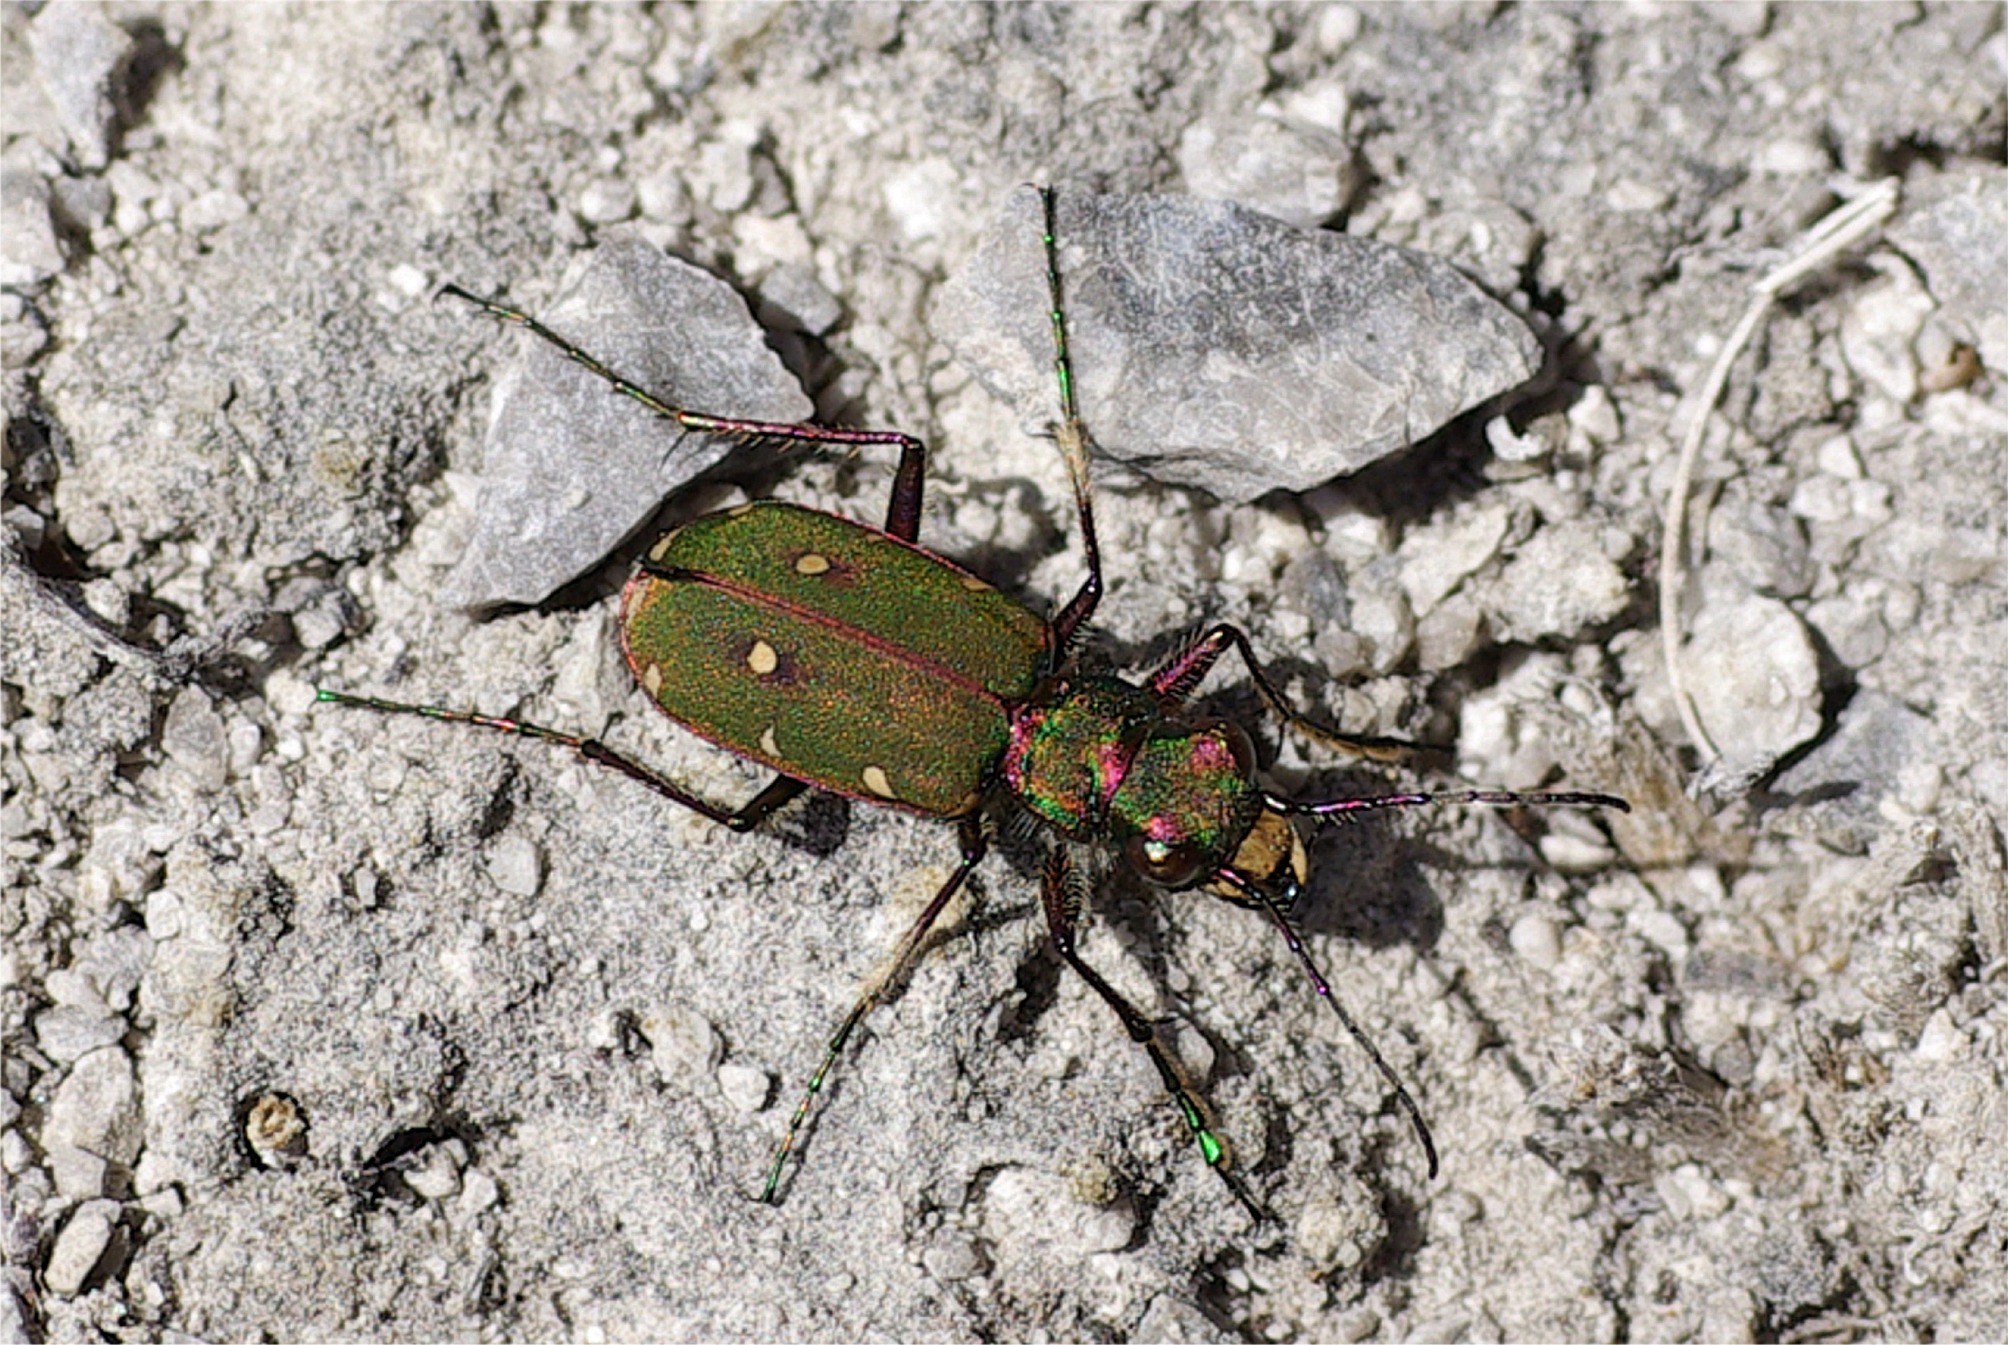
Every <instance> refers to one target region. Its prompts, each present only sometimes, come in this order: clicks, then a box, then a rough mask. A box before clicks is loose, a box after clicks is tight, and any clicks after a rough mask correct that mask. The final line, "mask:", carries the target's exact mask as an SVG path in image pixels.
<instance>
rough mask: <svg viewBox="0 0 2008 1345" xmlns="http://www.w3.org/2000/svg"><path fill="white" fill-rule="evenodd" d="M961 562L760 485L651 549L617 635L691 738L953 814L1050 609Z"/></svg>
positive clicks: (1041, 658) (976, 784) (1041, 640)
mask: <svg viewBox="0 0 2008 1345" xmlns="http://www.w3.org/2000/svg"><path fill="white" fill-rule="evenodd" d="M968 577H969V576H968V575H967V573H966V572H965V571H963V570H960V569H958V568H957V567H955V566H953V565H951V564H949V563H948V562H947V561H944V560H942V559H941V558H940V557H938V556H934V555H930V554H929V553H928V552H925V551H922V550H920V549H919V548H918V547H915V546H911V545H908V544H907V543H905V542H901V541H899V540H897V539H896V538H893V537H889V536H887V535H886V534H885V533H882V532H879V531H878V530H876V529H873V528H866V527H860V526H859V525H858V524H855V523H851V522H848V521H846V520H844V519H841V518H836V517H833V516H831V515H829V514H822V513H817V512H815V511H813V510H809V509H800V508H797V507H795V506H793V505H787V504H779V503H776V502H773V501H766V502H763V503H761V504H758V505H756V506H754V507H753V508H751V509H748V510H745V511H742V512H739V513H736V514H713V515H711V516H709V517H707V518H701V519H698V520H697V521H696V522H694V523H691V524H688V525H686V526H685V527H684V528H683V529H681V530H680V531H679V532H677V533H676V535H675V536H674V538H673V539H672V540H671V542H670V544H669V545H667V546H662V547H657V548H655V549H654V550H652V551H651V552H650V554H649V558H648V560H646V561H645V562H643V564H642V566H641V568H640V569H638V570H637V571H636V572H635V576H634V578H633V579H632V580H630V581H629V583H628V587H627V592H626V594H625V595H624V596H623V598H622V603H621V622H620V630H621V642H622V645H623V646H624V648H625V650H626V652H627V660H628V666H629V667H630V668H632V669H633V670H634V672H635V675H636V676H637V677H638V678H640V679H641V682H642V685H643V686H644V687H645V688H646V689H647V690H648V694H649V697H650V699H652V700H654V701H655V703H656V704H657V705H658V706H660V707H661V708H662V710H663V712H664V713H666V714H667V715H669V716H670V718H672V719H674V720H676V721H677V722H678V723H679V724H682V725H683V726H684V727H686V728H688V729H690V730H691V731H692V732H693V733H696V734H698V735H699V736H700V737H703V738H708V739H710V740H711V741H712V742H715V743H718V744H719V745H721V746H723V747H729V748H731V749H732V750H733V751H735V752H738V753H739V754H740V755H742V756H747V757H751V758H753V759H754V760H755V761H758V762H760V763H762V764H763V765H767V766H772V767H773V768H774V769H776V770H779V771H785V772H786V773H787V774H788V775H790V776H792V777H793V778H795V779H797V780H801V781H804V782H805V783H807V784H810V785H813V786H815V787H816V788H818V789H826V790H829V791H831V792H832V793H837V794H844V795H848V796H849V797H851V798H855V799H864V800H867V801H869V802H873V803H889V804H893V805H895V806H897V807H901V808H906V809H909V810H911V811H913V812H918V813H927V814H930V815H932V816H936V817H954V816H960V815H961V814H963V813H966V812H968V811H970V810H971V809H972V808H974V807H975V806H976V804H977V802H978V801H980V799H981V798H982V794H983V791H984V788H985V786H986V784H987V781H986V780H985V778H984V776H985V772H986V771H987V769H988V765H989V763H990V762H992V761H994V760H995V759H996V758H997V756H998V754H999V753H1000V752H1001V751H1002V750H1003V749H1004V745H1005V743H1006V741H1007V740H1008V737H1009V734H1010V706H1011V704H1012V703H1013V702H1015V701H1018V700H1022V699H1023V698H1024V697H1025V696H1026V695H1028V694H1029V693H1030V692H1031V690H1032V688H1033V686H1034V685H1035V684H1036V683H1037V681H1038V679H1039V674H1040V672H1041V671H1042V670H1043V668H1044V667H1045V664H1046V661H1047V646H1046V635H1047V632H1046V624H1045V622H1043V621H1041V620H1040V619H1039V618H1038V617H1037V616H1035V615H1034V614H1033V613H1032V612H1031V611H1029V610H1028V609H1026V608H1025V607H1023V606H1021V605H1020V604H1018V603H1015V602H1013V601H1011V600H1010V599H1009V598H1006V597H1005V596H1004V595H1003V594H1001V593H999V592H997V591H996V590H995V589H992V588H990V587H989V586H988V585H984V586H983V587H982V589H981V590H980V591H979V590H972V589H971V588H969V587H968V586H967V585H966V584H965V583H964V582H963V581H964V580H965V579H967V578H968ZM944 610H949V611H953V612H954V613H955V620H954V621H952V622H951V621H945V620H943V619H942V616H941V613H942V612H943V611H944ZM672 670H673V671H674V676H671V675H669V674H670V672H671V671H672ZM862 724H870V725H873V731H872V732H871V733H870V734H869V735H866V734H863V733H860V732H859V731H858V726H859V725H862Z"/></svg>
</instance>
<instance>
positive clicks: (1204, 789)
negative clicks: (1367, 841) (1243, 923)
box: [1108, 719, 1304, 904]
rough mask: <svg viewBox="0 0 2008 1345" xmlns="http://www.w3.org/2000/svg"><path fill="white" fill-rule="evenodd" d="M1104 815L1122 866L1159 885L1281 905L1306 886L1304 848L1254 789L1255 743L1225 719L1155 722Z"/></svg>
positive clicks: (1259, 789) (1295, 833) (1239, 728)
mask: <svg viewBox="0 0 2008 1345" xmlns="http://www.w3.org/2000/svg"><path fill="white" fill-rule="evenodd" d="M1108 816H1109V826H1110V830H1111V832H1112V834H1113V835H1114V836H1115V838H1116V840H1117V841H1118V842H1119V843H1120V844H1121V846H1122V852H1123V858H1124V860H1125V861H1127V862H1128V864H1129V866H1130V868H1132V869H1134V870H1135V871H1136V872H1137V874H1138V875H1139V876H1141V877H1142V878H1143V879H1144V880H1145V881H1147V882H1150V883H1154V884H1156V885H1157V886H1159V887H1173V888H1176V887H1191V886H1193V885H1194V884H1195V883H1204V884H1206V888H1207V890H1208V891H1210V892H1214V893H1217V894H1219V895H1221V896H1224V897H1231V898H1233V899H1235V900H1237V901H1248V900H1250V899H1251V898H1252V897H1253V896H1254V894H1253V893H1252V892H1251V891H1250V889H1251V888H1256V889H1260V891H1261V893H1262V894H1263V895H1274V896H1276V897H1278V898H1280V899H1282V900H1284V901H1285V902H1286V904H1287V902H1288V901H1289V900H1291V899H1293V898H1294V897H1295V895H1296V889H1297V886H1298V884H1300V883H1301V882H1302V881H1303V877H1304V845H1303V842H1302V841H1301V840H1299V839H1298V837H1297V830H1296V828H1295V827H1294V826H1292V825H1291V824H1290V821H1289V819H1288V818H1287V817H1285V816H1284V815H1283V814H1282V813H1281V812H1279V811H1277V810H1276V809H1274V808H1273V807H1271V806H1270V805H1269V802H1268V800H1267V798H1266V797H1265V796H1264V795H1263V792H1262V790H1261V788H1260V787H1259V786H1258V785H1257V784H1256V783H1255V747H1254V744H1253V743H1251V742H1250V741H1249V740H1248V734H1247V732H1246V731H1245V730H1243V729H1242V727H1241V726H1240V725H1239V724H1236V723H1234V722H1232V721H1231V720H1225V719H1195V720H1185V721H1159V722H1158V723H1156V724H1154V725H1152V727H1151V729H1150V731H1149V733H1148V734H1147V735H1146V736H1145V737H1144V738H1143V740H1142V741H1141V742H1140V743H1138V744H1137V746H1136V749H1135V751H1134V752H1133V753H1132V754H1131V755H1130V758H1129V764H1128V769H1127V770H1125V771H1124V773H1123V777H1122V783H1121V784H1120V785H1119V786H1118V787H1117V789H1116V792H1115V794H1114V796H1113V797H1112V798H1111V799H1110V800H1109V809H1108ZM1229 873H1231V874H1232V876H1231V877H1230V876H1226V875H1227V874H1229Z"/></svg>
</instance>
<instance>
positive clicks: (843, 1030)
mask: <svg viewBox="0 0 2008 1345" xmlns="http://www.w3.org/2000/svg"><path fill="white" fill-rule="evenodd" d="M961 842H962V862H961V863H959V864H957V865H956V866H955V872H954V873H952V874H950V875H949V876H948V881H947V882H945V883H943V884H942V885H941V890H940V891H939V892H936V893H935V894H934V899H933V900H932V901H930V902H928V903H927V909H926V910H924V911H922V912H921V913H920V918H919V919H918V920H915V921H914V922H913V925H912V927H911V928H909V929H908V930H907V931H906V933H905V935H904V936H902V937H901V939H900V941H899V944H898V946H897V947H895V948H894V949H893V954H892V958H891V959H890V961H889V962H888V963H887V964H886V970H885V974H884V975H882V976H880V977H878V978H877V979H875V980H874V981H873V982H872V983H871V984H870V985H869V986H867V987H866V988H865V992H864V993H863V994H862V995H860V996H858V1002H857V1003H856V1004H854V1005H852V1006H851V1011H850V1012H849V1013H848V1014H846V1015H845V1016H844V1021H843V1022H842V1023H840V1024H838V1025H837V1030H836V1033H835V1034H834V1035H832V1036H831V1038H830V1044H829V1046H828V1047H827V1048H825V1050H824V1051H823V1063H822V1064H820V1065H818V1066H817V1067H816V1072H815V1073H814V1074H812V1075H810V1076H809V1086H808V1087H807V1088H805V1089H803V1090H802V1100H801V1101H800V1102H799V1103H797V1104H796V1105H795V1114H794V1115H793V1116H791V1117H789V1118H788V1133H787V1134H785V1135H783V1136H782V1137H781V1144H780V1147H779V1148H777V1149H776V1150H775V1151H774V1163H773V1165H772V1166H771V1167H769V1168H768V1169H767V1182H766V1184H765V1185H764V1186H762V1187H761V1188H760V1199H761V1201H762V1202H763V1203H765V1204H769V1205H771V1204H773V1203H774V1194H775V1191H776V1190H777V1189H778V1188H779V1187H780V1185H781V1171H782V1169H783V1168H784V1167H785V1166H786V1165H787V1162H788V1155H789V1154H790V1153H792V1152H793V1151H794V1148H795V1139H796V1136H797V1135H798V1134H799V1133H800V1132H801V1129H802V1123H803V1122H804V1121H806V1120H808V1119H809V1111H810V1109H811V1108H812V1107H814V1106H815V1102H816V1098H817V1096H818V1095H819V1094H821V1093H822V1091H823V1081H824V1080H825V1079H827V1078H828V1077H829V1073H830V1071H831V1070H832V1069H834V1068H835V1067H836V1064H837V1058H838V1057H839V1056H841V1055H842V1054H843V1053H844V1046H845V1044H846V1043H847V1042H849V1041H850V1039H851V1033H852V1032H854V1031H855V1030H856V1029H857V1025H858V1024H859V1023H861V1022H863V1021H864V1016H865V1015H866V1014H868V1013H870V1012H871V1010H872V1006H873V1005H875V1004H877V1003H878V1002H879V1001H880V1000H881V999H883V998H884V997H885V993H886V991H887V989H888V988H890V987H891V986H892V985H893V984H894V983H895V982H896V981H897V980H898V979H899V977H900V975H901V974H902V973H903V972H904V971H905V970H906V968H907V965H908V964H909V963H911V962H912V961H913V957H914V954H916V953H918V952H919V951H920V945H921V942H922V941H923V940H925V939H926V938H927V931H928V930H930V929H932V928H933V927H934V922H935V921H936V920H938V919H940V918H941V913H942V912H943V911H944V910H946V909H947V908H948V902H949V899H950V898H952V897H953V896H954V895H955V894H956V893H957V892H958V891H960V890H961V888H962V884H963V881H964V880H965V879H967V878H968V877H969V874H970V871H971V870H972V869H974V868H975V867H976V866H977V865H978V864H981V863H982V862H983V856H984V855H985V854H986V853H987V852H988V850H989V842H988V841H987V840H986V839H985V838H984V835H983V824H982V822H981V821H980V820H979V819H978V818H977V817H976V816H975V815H973V814H972V815H970V816H968V817H965V818H963V820H962V830H961Z"/></svg>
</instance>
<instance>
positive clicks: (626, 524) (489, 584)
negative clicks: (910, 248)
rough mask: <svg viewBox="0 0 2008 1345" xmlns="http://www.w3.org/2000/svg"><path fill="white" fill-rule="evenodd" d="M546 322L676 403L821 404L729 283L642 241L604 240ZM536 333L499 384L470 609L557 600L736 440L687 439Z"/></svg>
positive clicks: (448, 595) (464, 581)
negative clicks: (810, 395) (776, 351)
mask: <svg viewBox="0 0 2008 1345" xmlns="http://www.w3.org/2000/svg"><path fill="white" fill-rule="evenodd" d="M476 316H477V317H478V315H476ZM538 316H539V317H540V318H542V320H544V321H545V322H546V323H547V324H548V325H549V326H550V327H551V328H552V329H553V330H554V331H556V332H558V333H559V334H560V335H562V336H565V337H567V338H568V339H570V340H573V341H575V342H577V343H578V344H579V345H580V346H581V347H583V348H584V349H585V350H587V351H589V352H590V353H591V354H592V355H594V356H595V357H596V358H598V359H600V360H602V361H604V362H605V363H606V365H607V366H608V367H609V368H611V369H613V370H615V371H616V372H617V373H620V374H622V375H623V376H624V377H626V378H629V379H631V380H633V381H634V382H636V383H638V384H640V385H641V386H642V387H644V388H646V389H648V390H649V391H650V392H653V393H654V394H656V395H657V396H660V397H662V398H664V399H666V400H669V401H671V402H673V403H674V404H676V405H680V406H684V407H687V408H689V409H691V410H698V411H703V412H706V413H707V414H711V415H721V416H732V417H735V418H740V419H749V420H769V421H798V420H803V419H806V418H807V417H808V416H809V414H810V412H811V411H812V410H813V409H814V408H813V406H812V405H811V403H810V401H809V399H808V397H807V396H806V395H805V394H804V393H803V392H802V389H801V386H800V385H799V384H798V383H797V382H796V381H795V379H794V376H793V375H791V374H790V373H789V372H788V371H787V369H786V368H785V367H784V366H783V365H782V363H781V360H780V357H778V356H777V355H775V354H774V352H773V351H771V350H769V349H768V348H767V345H766V342H765V340H764V338H763V336H762V333H761V329H760V326H759V324H757V323H755V322H754V321H753V317H752V314H751V313H749V312H748V311H747V308H746V303H745V301H744V300H743V299H741V298H740V297H739V295H738V293H737V292H736V291H735V290H734V289H733V288H732V287H731V286H730V285H728V284H726V283H725V282H724V281H722V280H720V279H719V278H718V277H716V276H714V275H712V274H711V273H710V272H708V271H703V270H700V269H699V268H697V267H695V266H692V265H690V264H689V263H687V262H682V261H678V260H677V259H675V258H674V257H668V256H665V255H664V254H663V253H662V252H661V251H660V250H659V249H657V248H656V247H654V246H653V245H651V244H649V243H647V242H644V241H643V240H641V239H638V238H619V239H615V240H613V241H610V242H608V243H606V244H604V245H602V246H601V247H600V248H599V250H598V251H597V252H596V253H594V255H593V259H592V261H591V263H590V264H589V265H588V266H587V267H586V270H585V273H584V274H583V275H581V276H580V277H579V279H578V281H577V282H576V283H575V284H573V285H572V286H571V287H570V288H569V289H567V290H566V291H565V293H564V295H563V297H561V298H560V299H559V301H558V302H557V303H556V304H555V305H554V306H553V307H552V308H551V310H550V311H549V313H548V314H539V315H538ZM522 339H523V340H524V341H525V342H527V343H528V344H527V345H526V347H525V349H524V351H523V353H522V356H521V358H520V359H519V360H518V362H517V363H516V365H515V366H514V367H512V368H511V369H510V370H509V372H508V373H507V374H505V375H504V376H503V378H502V380H501V381H500V382H499V383H498V384H497V386H496V389H495V411H494V417H493V419H492V420H491V421H490V423H489V427H488V439H487V446H486V454H485V460H484V464H483V468H482V478H481V495H480V502H479V504H478V505H477V507H476V508H477V515H478V516H477V518H476V521H475V526H474V534H473V537H472V538H471V539H470V541H469V543H468V547H467V551H466V554H465V555H464V556H463V557H462V558H461V560H460V562H459V564H458V565H456V566H455V567H454V570H453V572H452V573H451V574H450V575H449V576H448V577H447V581H446V588H445V593H444V597H445V600H446V601H447V602H449V603H451V604H452V605H454V606H456V607H466V608H481V607H492V606H495V605H497V604H500V603H537V602H542V601H543V600H544V599H545V598H547V597H549V596H550V595H551V594H552V593H553V592H555V591H556V590H558V589H559V588H561V587H563V586H564V585H565V584H567V583H569V582H570V581H571V580H573V579H575V578H577V577H578V576H579V575H581V574H583V573H584V572H585V571H587V570H589V569H591V568H592V567H593V566H594V565H596V564H598V563H599V561H600V560H601V559H602V558H604V557H605V556H606V554H607V552H609V551H611V550H612V549H613V548H614V547H616V546H618V545H620V543H621V541H622V540H623V539H624V538H626V537H627V535H628V534H629V533H631V532H633V531H634V530H635V529H636V528H637V527H639V526H640V525H641V524H642V523H644V522H645V521H647V519H648V518H649V516H650V515H651V514H653V513H654V512H655V510H656V507H657V506H658V505H660V504H661V503H662V500H663V497H664V496H666V495H668V494H669V493H670V492H671V491H673V490H675V489H676V488H677V487H678V486H681V485H683V484H684V483H686V482H688V481H689V480H690V479H691V478H693V477H695V476H697V475H698V474H699V473H701V472H703V471H705V470H706V469H708V468H710V467H711V466H713V465H714V464H716V463H717V462H718V461H719V460H720V459H722V458H723V457H725V455H726V454H727V453H729V452H730V451H731V450H732V448H733V441H732V440H730V439H721V438H719V437H717V436H714V435H703V434H680V433H679V432H678V430H677V428H676V426H674V425H672V424H669V423H668V422H666V421H664V420H663V419H661V418H660V417H658V416H654V415H651V414H650V413H649V412H648V411H646V410H645V409H643V408H642V407H640V406H639V405H637V404H636V403H634V402H632V401H630V400H628V399H627V398H624V397H619V396H616V395H615V394H614V393H613V391H612V390H611V389H610V387H609V386H608V385H607V383H606V382H605V381H604V380H602V379H599V378H596V377H595V376H593V375H592V374H590V373H588V372H586V370H584V369H582V368H580V367H579V366H578V365H576V364H573V363H572V362H571V361H570V360H568V359H566V358H565V356H564V355H563V354H562V353H561V352H560V351H559V350H558V349H557V348H556V347H554V346H552V345H551V344H550V343H549V342H546V341H541V340H538V339H537V338H536V337H534V336H531V335H528V334H527V333H526V334H525V335H524V337H523V338H522Z"/></svg>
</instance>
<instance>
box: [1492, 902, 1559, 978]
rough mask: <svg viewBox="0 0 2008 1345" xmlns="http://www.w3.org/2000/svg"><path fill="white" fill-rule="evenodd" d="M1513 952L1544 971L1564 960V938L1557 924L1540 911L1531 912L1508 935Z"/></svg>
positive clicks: (1521, 918) (1507, 938)
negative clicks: (1556, 926)
mask: <svg viewBox="0 0 2008 1345" xmlns="http://www.w3.org/2000/svg"><path fill="white" fill-rule="evenodd" d="M1506 941H1507V942H1508V943H1510V944H1511V945H1512V946H1513V951H1514V952H1516V953H1518V954H1519V955H1520V956H1521V957H1523V958H1525V959H1526V960H1527V962H1528V963H1529V964H1530V965H1532V966H1535V967H1538V968H1539V969H1540V970H1542V971H1547V970H1549V969H1551V968H1552V967H1554V965H1555V964H1556V963H1557V962H1560V961H1561V960H1562V937H1561V933H1560V931H1558V930H1557V929H1556V928H1555V922H1554V921H1553V920H1550V919H1549V918H1548V917H1547V916H1545V915H1542V914H1541V913H1540V912H1538V911H1529V912H1528V913H1527V914H1525V915H1523V916H1521V917H1520V918H1519V919H1518V920H1515V921H1514V922H1513V928H1512V930H1511V931H1509V932H1508V933H1507V935H1506Z"/></svg>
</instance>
